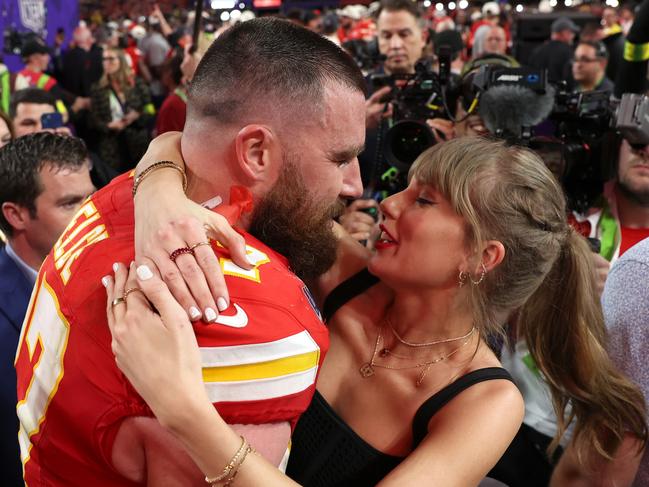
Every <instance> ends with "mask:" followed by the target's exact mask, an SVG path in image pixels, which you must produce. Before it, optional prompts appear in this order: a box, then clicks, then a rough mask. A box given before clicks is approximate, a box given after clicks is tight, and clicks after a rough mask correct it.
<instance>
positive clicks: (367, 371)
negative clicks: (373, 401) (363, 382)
mask: <svg viewBox="0 0 649 487" xmlns="http://www.w3.org/2000/svg"><path fill="white" fill-rule="evenodd" d="M358 371H359V372H360V373H361V376H362V377H363V379H367V378H368V377H372V376H373V375H374V368H373V367H372V364H370V363H369V362H365V363H364V364H363V365H361V368H360V369H358Z"/></svg>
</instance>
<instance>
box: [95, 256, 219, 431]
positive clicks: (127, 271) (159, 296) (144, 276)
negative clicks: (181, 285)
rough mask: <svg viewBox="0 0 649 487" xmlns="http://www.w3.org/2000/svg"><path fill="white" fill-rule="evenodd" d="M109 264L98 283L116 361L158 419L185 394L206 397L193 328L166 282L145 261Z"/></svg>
mask: <svg viewBox="0 0 649 487" xmlns="http://www.w3.org/2000/svg"><path fill="white" fill-rule="evenodd" d="M113 269H114V271H115V274H114V277H112V276H105V277H104V278H103V279H102V284H103V285H104V286H105V287H106V304H107V306H106V313H107V315H108V326H109V328H110V332H111V335H112V342H111V348H112V351H113V354H114V355H115V361H116V363H117V366H118V367H119V368H120V370H121V371H122V372H123V373H124V375H126V377H127V378H128V379H129V381H130V382H131V384H133V387H135V389H136V390H137V391H138V393H139V394H140V395H141V396H142V398H143V399H144V400H145V401H146V402H147V403H148V404H149V406H150V407H151V409H152V410H153V412H154V414H155V415H156V417H158V419H159V420H160V421H161V422H163V424H164V420H165V418H170V417H171V416H172V415H173V414H174V411H175V410H182V408H183V407H185V406H186V402H187V401H188V400H196V401H208V402H209V400H208V399H207V396H206V393H205V387H204V386H203V380H202V374H201V358H200V353H199V349H198V345H197V343H196V337H195V335H194V330H193V328H192V325H191V323H190V322H189V320H188V319H187V315H186V313H185V312H184V311H183V309H182V308H181V306H180V305H179V304H178V303H177V302H176V300H175V299H174V297H173V296H172V295H171V293H170V292H169V289H168V288H167V286H166V285H165V283H164V282H162V281H161V280H160V278H158V277H157V276H155V275H154V274H153V272H152V271H151V269H149V268H148V267H147V266H140V267H138V268H137V269H136V267H135V264H131V266H130V268H127V267H126V266H124V265H123V264H115V266H114V267H113ZM152 305H153V307H152ZM154 307H155V308H154ZM154 309H155V310H157V311H158V313H159V314H158V313H157V312H156V311H155V310H154ZM181 401H182V402H181ZM183 404H184V405H185V406H183Z"/></svg>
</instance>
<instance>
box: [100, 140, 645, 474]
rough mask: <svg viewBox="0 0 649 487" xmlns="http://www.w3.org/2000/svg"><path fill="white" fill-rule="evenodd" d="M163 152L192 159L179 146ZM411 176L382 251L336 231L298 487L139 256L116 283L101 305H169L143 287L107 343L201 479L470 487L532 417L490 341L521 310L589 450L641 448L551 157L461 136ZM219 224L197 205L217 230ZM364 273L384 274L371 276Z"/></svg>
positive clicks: (294, 455)
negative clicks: (209, 392) (256, 440)
mask: <svg viewBox="0 0 649 487" xmlns="http://www.w3.org/2000/svg"><path fill="white" fill-rule="evenodd" d="M163 152H164V153H165V155H166V157H165V158H166V159H169V158H170V156H171V160H174V161H175V162H177V163H179V164H182V160H181V159H180V157H179V154H178V153H174V150H173V145H172V146H168V147H166V148H165V150H164V151H163ZM150 162H154V160H151V161H149V163H150ZM410 176H411V179H410V185H409V186H408V188H407V189H406V190H405V191H403V192H401V193H399V194H396V195H394V196H392V197H390V198H388V199H387V200H385V201H384V202H382V204H381V208H382V210H383V213H384V215H385V221H384V223H383V226H382V230H383V233H382V236H381V239H380V240H379V242H378V244H377V251H376V253H375V254H373V255H369V254H368V253H367V252H366V250H365V249H363V248H362V247H360V246H359V245H358V244H357V243H355V242H354V241H353V240H352V239H350V238H349V237H344V236H343V237H341V240H340V243H339V245H340V246H339V256H338V261H337V263H336V265H335V266H334V268H332V269H331V270H330V271H329V272H328V273H327V274H326V275H325V276H322V277H321V278H320V279H319V280H318V282H316V283H313V285H312V286H311V288H312V290H314V291H315V294H316V298H317V299H318V298H319V299H320V300H321V302H322V300H323V299H324V298H325V297H326V296H327V295H329V294H330V293H332V291H333V294H335V295H336V299H335V300H334V301H335V302H336V305H335V306H334V307H331V306H328V305H325V309H326V311H325V314H327V315H328V326H329V331H330V337H331V347H330V351H329V353H328V355H327V357H326V359H325V362H324V364H323V367H322V371H321V373H320V376H319V379H318V384H317V393H316V396H315V398H314V401H313V403H312V404H311V407H310V408H309V410H307V412H306V413H305V415H304V416H303V417H302V419H301V420H300V422H299V423H298V425H297V427H296V429H295V432H294V435H293V446H292V451H291V459H290V461H289V466H288V470H287V474H288V475H289V476H290V477H292V479H293V480H291V479H289V478H287V477H285V476H284V475H283V474H281V472H279V471H278V470H277V469H276V468H274V467H273V466H272V465H271V464H270V463H268V462H266V461H265V460H264V459H263V458H261V457H260V456H257V455H254V454H251V450H250V449H249V448H248V447H247V443H246V442H245V440H242V439H241V438H239V437H238V436H237V435H236V434H235V433H234V432H233V431H232V430H231V429H230V428H229V427H228V426H227V425H226V424H225V423H224V422H223V421H222V419H221V418H220V416H219V415H218V412H217V410H218V404H217V405H216V409H215V408H214V407H213V406H212V404H210V402H209V400H207V398H206V395H205V389H204V385H203V382H202V377H201V371H200V368H201V363H200V355H199V349H198V347H197V346H196V340H195V338H194V335H193V332H192V330H191V327H190V326H189V321H188V319H187V316H186V313H185V312H184V311H183V308H182V307H181V306H179V305H178V304H177V303H176V302H175V301H174V299H173V297H172V295H171V294H170V292H169V291H168V290H167V288H166V286H165V285H164V284H163V283H162V281H160V280H159V279H158V278H157V277H156V276H155V275H154V274H153V273H152V272H151V269H149V268H148V267H147V266H144V267H139V268H138V269H137V276H136V272H135V269H134V266H132V267H131V272H130V273H129V275H128V276H127V274H126V272H125V271H123V270H120V271H119V272H117V273H116V275H115V280H114V282H113V281H112V280H108V281H106V282H107V288H108V303H111V302H112V301H113V300H114V299H116V298H118V297H120V296H122V294H123V292H124V290H125V288H132V287H136V286H139V287H140V288H141V289H142V290H143V292H144V295H146V297H147V298H148V300H149V301H150V302H151V303H152V304H153V306H154V307H155V309H157V310H158V311H159V312H160V316H158V315H157V314H156V313H153V312H152V308H151V307H150V305H149V303H148V301H147V300H146V299H144V297H143V296H142V295H139V293H132V294H131V296H133V299H130V300H129V301H128V303H122V304H125V306H121V305H120V306H119V307H111V306H108V315H109V324H110V326H111V331H112V332H113V351H114V353H115V354H116V359H117V363H118V365H119V367H120V368H121V369H122V370H123V371H124V373H125V374H126V375H127V377H129V379H130V380H131V382H132V383H133V385H134V386H135V388H136V389H137V390H138V391H139V392H140V394H141V395H142V396H143V398H144V399H145V400H146V401H147V402H148V403H149V405H150V406H151V408H152V410H153V412H154V413H155V415H156V416H157V418H158V419H159V421H160V422H161V423H162V424H163V425H165V426H166V427H167V428H168V429H169V430H170V431H171V432H172V433H173V434H174V435H176V436H177V437H178V438H179V439H180V441H181V442H182V443H183V445H184V446H185V448H186V450H187V452H188V453H189V454H190V455H191V457H192V458H193V459H194V461H195V462H196V464H197V466H198V467H199V468H200V469H201V470H202V472H203V473H204V474H205V475H206V476H207V478H208V479H212V480H213V479H220V480H214V481H213V485H222V483H223V482H226V481H228V479H232V478H233V477H234V476H235V475H236V484H237V485H242V486H245V485H259V482H260V479H262V478H263V482H264V485H291V484H293V481H297V482H299V483H300V484H302V485H312V486H317V485H375V484H379V485H445V486H455V485H457V486H464V485H476V484H477V483H478V482H479V481H480V480H481V479H482V478H483V477H484V476H485V475H487V473H488V472H489V471H490V469H491V468H492V467H493V466H494V465H495V464H496V462H497V461H498V459H499V458H500V456H501V455H502V454H503V452H504V451H505V449H506V447H507V446H508V445H509V443H510V441H511V440H512V438H513V437H514V435H515V433H516V431H517V430H518V428H519V426H520V424H521V420H522V414H523V404H522V398H521V396H520V394H519V392H518V390H517V389H516V387H515V386H514V385H513V384H512V382H510V378H509V376H508V374H507V373H506V372H505V371H504V370H503V369H502V368H501V367H500V364H499V362H498V359H497V358H496V356H495V355H494V354H493V352H492V351H491V349H490V348H489V347H488V346H487V345H486V343H485V337H486V336H489V335H494V334H502V332H503V330H502V327H501V326H502V324H503V323H505V322H506V321H507V319H508V318H509V317H510V316H512V314H513V312H514V311H518V312H519V313H518V318H517V322H518V323H517V324H518V326H519V327H520V330H521V333H523V334H524V335H525V337H526V339H527V341H528V344H529V347H530V351H531V352H532V355H533V356H534V358H535V360H536V362H537V364H538V365H539V368H540V370H541V371H542V372H543V373H544V374H546V376H547V377H548V380H549V383H550V384H551V388H552V393H553V399H554V403H555V406H556V408H557V409H558V411H559V412H561V413H562V412H563V411H564V409H565V407H566V405H567V403H568V402H571V403H573V412H574V413H575V415H576V417H575V423H576V424H575V431H574V437H573V442H574V444H575V445H576V448H577V449H578V450H579V449H584V450H585V449H587V448H590V447H591V445H595V446H596V447H597V448H598V451H599V452H600V453H601V455H603V456H609V457H610V456H613V455H614V454H615V452H616V450H617V448H618V446H619V444H620V442H621V439H622V437H623V435H624V434H625V433H626V432H627V430H628V431H630V432H631V433H632V434H633V435H635V436H636V437H638V438H639V439H640V443H641V444H644V442H645V441H646V437H647V432H646V425H645V422H644V404H643V400H642V397H641V395H640V393H639V391H638V390H637V388H635V386H633V385H632V384H631V383H630V382H629V381H628V380H626V379H625V378H624V377H622V376H621V375H620V374H619V373H618V372H616V371H615V369H614V368H613V367H612V365H611V363H610V361H609V359H608V357H607V356H606V354H605V352H604V351H603V348H602V346H601V344H602V342H603V340H604V327H603V321H602V316H601V310H600V307H599V305H598V300H597V297H596V295H595V293H594V290H593V286H592V279H591V277H592V268H591V264H590V259H589V256H588V252H589V250H588V247H587V245H586V243H585V242H584V241H583V239H581V238H580V237H579V236H578V235H577V234H576V233H574V232H573V231H572V230H571V229H570V227H569V226H568V225H567V223H566V221H565V214H566V213H565V211H566V209H565V201H564V197H563V194H562V192H561V188H560V187H559V185H558V184H557V183H556V181H555V180H554V178H553V177H552V176H551V174H550V173H549V171H548V170H547V169H546V168H545V166H544V165H543V163H542V162H541V161H540V159H539V158H538V157H537V156H535V155H534V154H533V153H531V152H530V151H528V150H525V149H521V148H516V147H507V146H505V145H504V144H503V143H500V142H490V141H486V140H483V139H480V138H463V139H458V140H454V141H450V142H446V143H444V144H438V145H437V146H435V147H433V148H432V149H430V150H428V151H426V152H425V153H424V154H422V156H420V157H419V159H418V160H417V161H416V162H415V164H414V165H413V167H412V169H411V174H410ZM174 178H175V176H173V175H171V172H169V173H168V174H167V177H166V179H165V176H163V175H162V174H161V175H159V177H158V178H157V179H156V181H157V183H149V184H154V185H155V190H156V192H160V191H163V192H165V188H167V189H169V188H172V187H173V186H174V185H177V184H178V182H177V180H176V179H174ZM299 183H300V181H299V178H297V179H296V181H295V184H299ZM145 184H146V183H145ZM150 189H153V187H150ZM165 194H170V193H166V192H165ZM137 204H138V205H140V209H142V206H141V205H142V204H143V203H142V201H141V200H140V202H139V203H137ZM151 210H153V211H151ZM146 211H147V213H149V216H150V218H152V219H153V221H162V218H161V215H165V218H171V219H172V220H173V219H175V218H176V217H179V216H180V215H187V214H191V213H192V212H194V211H195V210H194V209H193V208H192V207H190V206H189V203H187V202H183V201H181V200H176V198H167V199H165V202H164V204H163V205H161V206H157V207H156V208H155V209H147V210H146ZM140 215H141V214H140ZM210 218H212V216H211V215H210V214H209V213H207V212H206V213H205V214H204V215H201V221H203V222H205V223H206V224H209V223H210ZM193 237H196V236H193ZM203 238H204V236H203ZM365 267H367V268H368V269H369V272H370V273H371V274H372V275H373V276H375V277H376V278H379V279H380V281H381V282H380V283H377V280H376V279H372V277H371V276H369V275H367V274H365V275H363V274H362V270H363V268H365ZM357 272H361V274H360V277H358V276H357V277H352V280H354V281H355V286H354V287H355V292H349V288H347V289H348V290H347V291H343V292H342V293H341V292H340V291H339V289H341V288H339V287H338V285H339V284H340V283H341V282H342V281H346V282H349V281H348V280H347V278H349V277H350V276H354V275H356V274H357ZM335 289H338V290H335ZM135 295H137V296H135ZM329 303H331V299H330V300H329ZM198 326H201V325H198ZM152 360H155V362H156V364H157V367H156V368H155V370H152V369H151V368H150V367H147V364H148V363H150V362H151V361H152ZM161 382H164V384H161ZM161 390H164V392H161ZM594 390H596V392H597V394H592V391H594ZM559 417H562V415H561V414H560V415H559ZM559 429H560V431H559V435H560V434H561V433H562V432H563V430H564V429H565V425H563V424H560V425H559ZM244 461H245V463H244ZM224 467H225V468H224Z"/></svg>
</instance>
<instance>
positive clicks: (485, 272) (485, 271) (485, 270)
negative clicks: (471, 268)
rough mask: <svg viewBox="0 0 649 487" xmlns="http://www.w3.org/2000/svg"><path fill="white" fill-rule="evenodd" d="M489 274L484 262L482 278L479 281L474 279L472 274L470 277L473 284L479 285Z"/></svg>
mask: <svg viewBox="0 0 649 487" xmlns="http://www.w3.org/2000/svg"><path fill="white" fill-rule="evenodd" d="M486 275H487V268H486V267H485V265H484V263H483V264H482V272H481V273H480V279H478V280H477V281H474V280H473V279H472V278H471V276H469V279H471V284H473V285H474V286H477V285H478V284H480V283H481V282H482V281H484V278H485V276H486Z"/></svg>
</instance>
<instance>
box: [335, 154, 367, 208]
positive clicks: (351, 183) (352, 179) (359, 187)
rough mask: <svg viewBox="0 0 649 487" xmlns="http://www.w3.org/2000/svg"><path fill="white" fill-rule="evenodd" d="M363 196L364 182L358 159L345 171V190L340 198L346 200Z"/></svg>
mask: <svg viewBox="0 0 649 487" xmlns="http://www.w3.org/2000/svg"><path fill="white" fill-rule="evenodd" d="M362 195H363V181H361V168H360V165H359V164H358V158H356V159H354V160H353V161H352V162H351V163H350V164H348V165H347V166H345V168H344V170H343V189H342V191H341V193H340V196H342V197H344V198H354V199H356V198H360V197H361V196H362Z"/></svg>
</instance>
